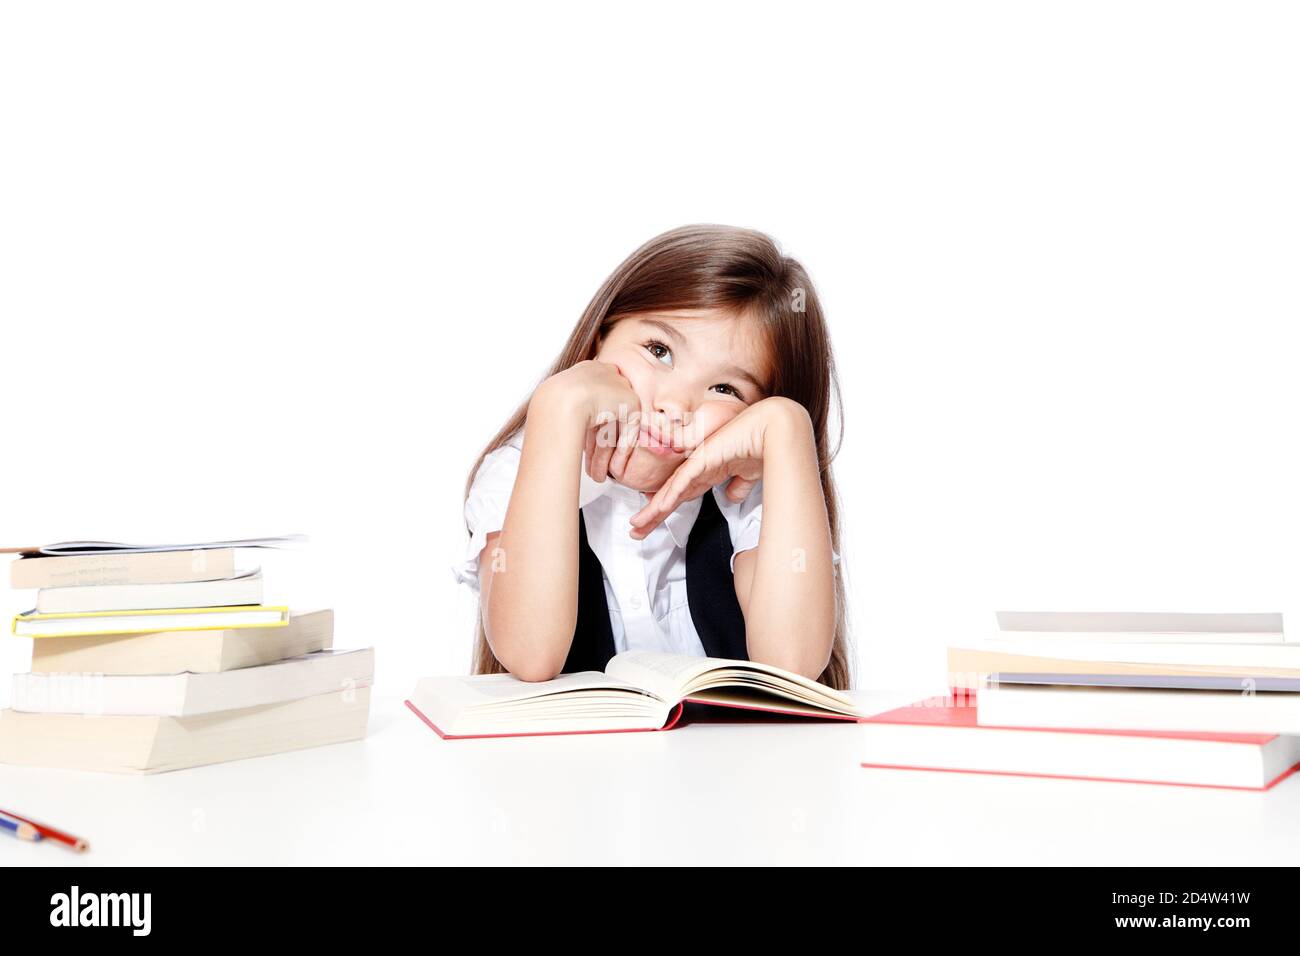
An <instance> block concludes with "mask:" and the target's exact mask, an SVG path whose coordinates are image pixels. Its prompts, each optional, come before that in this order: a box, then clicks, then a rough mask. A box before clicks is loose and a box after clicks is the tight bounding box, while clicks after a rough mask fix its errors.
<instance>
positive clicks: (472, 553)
mask: <svg viewBox="0 0 1300 956" xmlns="http://www.w3.org/2000/svg"><path fill="white" fill-rule="evenodd" d="M520 455H521V451H520V449H519V448H518V447H516V446H515V445H514V444H510V445H503V446H502V447H500V448H497V449H495V450H493V451H491V452H488V454H487V455H486V456H484V458H483V463H482V464H481V465H480V466H479V469H478V473H477V474H476V475H475V476H474V482H473V484H472V485H470V490H469V497H468V498H467V499H466V500H465V523H466V525H468V527H469V532H470V539H469V544H467V545H466V547H465V554H464V557H463V559H462V560H460V561H458V562H456V563H455V564H453V565H452V566H451V570H452V573H453V574H454V575H455V577H456V581H457V582H458V583H460V584H464V585H465V586H466V587H468V588H469V589H470V590H471V591H473V592H474V593H475V594H478V591H479V580H478V574H479V557H480V556H481V554H482V551H483V547H484V546H485V545H486V544H487V537H488V535H490V534H492V533H493V532H496V531H500V530H501V529H502V527H504V526H505V522H506V508H507V507H508V506H509V504H510V493H511V492H512V491H513V490H514V487H515V476H516V475H517V474H518V473H519V458H520Z"/></svg>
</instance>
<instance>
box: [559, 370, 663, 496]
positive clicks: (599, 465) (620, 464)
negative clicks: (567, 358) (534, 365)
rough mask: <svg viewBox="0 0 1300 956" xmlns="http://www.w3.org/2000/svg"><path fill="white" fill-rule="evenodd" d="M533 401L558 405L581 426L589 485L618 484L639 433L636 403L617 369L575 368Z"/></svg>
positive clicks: (639, 421)
mask: <svg viewBox="0 0 1300 956" xmlns="http://www.w3.org/2000/svg"><path fill="white" fill-rule="evenodd" d="M533 397H534V400H537V399H538V398H539V397H541V398H542V399H543V400H546V401H555V402H558V403H560V405H561V407H563V408H566V409H568V410H569V412H570V413H572V414H574V415H576V416H578V418H579V419H580V420H581V421H582V422H583V426H584V427H585V428H586V429H587V436H586V442H585V444H584V455H585V460H586V466H585V469H586V472H587V474H588V475H590V476H591V478H592V479H593V480H595V481H602V482H603V481H604V480H605V478H606V476H607V475H613V476H614V478H616V479H620V480H621V479H622V477H623V471H624V469H625V468H626V467H627V461H628V459H629V458H631V457H632V451H633V450H634V449H635V447H636V443H637V439H638V437H639V435H640V431H641V399H640V398H639V397H637V394H636V392H635V391H633V389H632V383H631V382H629V381H628V380H627V378H625V377H624V375H623V373H622V371H620V370H619V367H618V366H617V365H614V364H613V363H611V362H598V361H596V360H595V359H588V360H587V361H585V362H579V363H577V364H576V365H572V366H570V367H569V368H566V369H565V370H564V371H562V372H557V373H556V374H554V375H552V376H551V377H550V378H548V379H547V380H546V381H544V382H543V383H542V384H541V385H539V386H538V387H537V391H536V392H534V395H533Z"/></svg>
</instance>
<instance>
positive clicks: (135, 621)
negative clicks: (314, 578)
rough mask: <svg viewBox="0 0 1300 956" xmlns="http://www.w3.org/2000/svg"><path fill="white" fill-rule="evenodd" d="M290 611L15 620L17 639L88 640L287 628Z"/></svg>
mask: <svg viewBox="0 0 1300 956" xmlns="http://www.w3.org/2000/svg"><path fill="white" fill-rule="evenodd" d="M288 623H289V609H288V608H287V607H267V606H265V605H261V604H249V605H241V606H239V607H174V608H159V609H153V610H146V611H81V612H76V613H61V614H39V613H37V612H36V611H28V612H27V613H26V614H19V615H17V616H16V617H15V618H14V623H13V633H14V635H15V636H17V637H87V636H92V635H105V634H140V633H146V632H150V631H214V630H231V629H235V628H245V627H284V626H285V625H286V624H288Z"/></svg>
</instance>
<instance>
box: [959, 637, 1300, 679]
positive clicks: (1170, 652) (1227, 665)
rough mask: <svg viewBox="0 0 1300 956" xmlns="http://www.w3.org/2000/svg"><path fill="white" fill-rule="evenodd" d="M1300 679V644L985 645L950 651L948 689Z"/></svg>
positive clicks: (1022, 643)
mask: <svg viewBox="0 0 1300 956" xmlns="http://www.w3.org/2000/svg"><path fill="white" fill-rule="evenodd" d="M997 673H1007V674H1014V673H1034V674H1045V673H1050V674H1125V675H1152V676H1162V677H1176V676H1186V677H1197V676H1216V677H1300V644H1292V643H1286V644H1236V643H1227V644H1162V643H1120V642H1116V643H1110V642H1107V643H1090V642H1081V641H1062V642H1060V643H1059V644H1053V645H1051V646H1050V647H1045V646H1044V644H1043V642H1041V641H1033V640H1027V641H1010V640H999V641H985V642H983V643H981V644H980V645H978V646H971V647H949V648H948V675H949V676H948V684H949V686H951V687H964V688H971V689H976V688H978V687H979V686H980V685H981V684H983V683H984V679H985V678H986V677H987V676H988V675H989V674H997Z"/></svg>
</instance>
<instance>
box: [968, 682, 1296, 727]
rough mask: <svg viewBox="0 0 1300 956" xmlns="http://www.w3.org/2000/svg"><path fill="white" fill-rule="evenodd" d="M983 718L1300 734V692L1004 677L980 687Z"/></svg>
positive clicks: (1013, 723)
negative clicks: (1003, 680) (1008, 680)
mask: <svg viewBox="0 0 1300 956" xmlns="http://www.w3.org/2000/svg"><path fill="white" fill-rule="evenodd" d="M978 693H979V722H980V723H981V724H988V725H993V726H1002V727H1053V728H1072V729H1077V730H1131V729H1142V730H1171V731H1187V732H1190V733H1195V732H1199V731H1205V732H1208V733H1240V734H1254V733H1258V734H1265V733H1272V734H1300V694H1298V693H1294V692H1276V691H1264V692H1255V691H1254V689H1253V684H1250V685H1248V686H1247V687H1246V688H1245V690H1235V691H1234V690H1187V689H1182V688H1136V687H1114V686H1109V687H1102V686H1068V685H1064V684H1060V685H1058V684H1044V685H1038V684H1007V683H997V684H994V685H990V686H988V687H984V688H981V689H980V690H979V692H978Z"/></svg>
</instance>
